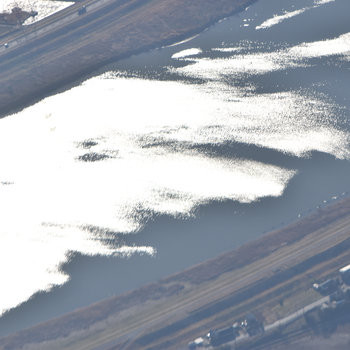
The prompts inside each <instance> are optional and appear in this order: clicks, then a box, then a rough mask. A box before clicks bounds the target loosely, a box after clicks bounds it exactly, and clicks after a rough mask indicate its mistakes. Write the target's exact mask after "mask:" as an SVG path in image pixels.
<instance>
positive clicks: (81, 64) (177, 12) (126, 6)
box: [0, 0, 255, 116]
mask: <svg viewBox="0 0 350 350" xmlns="http://www.w3.org/2000/svg"><path fill="white" fill-rule="evenodd" d="M254 1H255V0H215V1H213V0H198V1H193V0H176V1H174V0H110V1H109V2H107V3H106V4H105V5H103V6H102V8H100V9H98V10H96V9H95V10H91V11H90V10H89V6H88V5H89V4H91V3H93V2H96V0H84V1H81V2H78V3H77V4H75V5H72V6H70V7H69V8H67V9H65V10H63V11H61V12H59V13H57V14H55V15H53V16H50V17H48V18H47V19H44V20H42V21H40V22H38V23H36V24H33V25H31V26H26V27H25V28H24V27H23V28H22V29H21V30H17V31H15V32H13V33H12V34H9V35H7V36H5V37H4V36H2V37H1V36H0V116H1V115H2V116H4V115H5V114H6V113H7V112H9V111H11V110H16V109H18V108H20V107H23V106H24V105H26V104H29V103H32V102H33V101H35V100H37V99H39V98H41V97H43V96H45V95H48V94H49V93H52V92H53V91H54V90H55V89H57V88H60V87H62V86H63V85H64V84H66V83H71V82H73V81H75V80H76V79H78V78H80V77H82V76H83V75H85V74H88V73H90V72H92V71H94V70H95V69H97V68H99V67H101V66H103V65H105V64H106V63H108V62H111V61H113V60H116V59H120V58H123V57H127V56H129V55H131V54H134V53H138V52H141V51H145V50H148V49H151V48H155V47H159V46H161V45H164V44H166V43H173V42H175V41H177V40H180V39H183V38H185V37H188V36H190V35H192V34H194V33H198V32H200V31H201V30H203V29H204V28H206V27H207V26H209V25H211V24H213V23H215V22H216V21H217V20H219V19H220V18H223V17H226V16H229V15H231V14H233V13H235V12H238V11H240V10H242V9H244V8H245V7H246V6H248V5H249V4H250V3H252V2H254ZM84 5H86V6H87V11H86V13H83V14H81V15H78V10H79V9H81V8H82V6H84ZM71 15H73V16H74V15H75V17H74V18H72V19H70V20H68V21H67V22H65V23H62V20H64V19H65V18H67V17H68V16H71ZM57 23H59V25H57ZM61 23H62V24H61ZM53 25H55V26H53ZM39 29H40V31H39ZM33 33H35V35H34V34H33ZM30 34H32V35H31V37H29V35H30ZM23 38H25V40H24V39H23ZM18 39H20V40H24V41H23V42H21V43H19V42H18ZM4 44H6V45H8V47H7V48H6V49H3V45H4ZM1 49H2V50H1Z"/></svg>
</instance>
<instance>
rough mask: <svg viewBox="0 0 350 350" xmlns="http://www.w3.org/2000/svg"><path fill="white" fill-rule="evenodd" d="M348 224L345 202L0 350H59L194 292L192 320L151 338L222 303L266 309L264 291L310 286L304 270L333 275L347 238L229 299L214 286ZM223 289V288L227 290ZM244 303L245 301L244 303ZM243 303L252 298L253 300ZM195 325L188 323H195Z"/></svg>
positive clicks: (41, 327) (3, 343)
mask: <svg viewBox="0 0 350 350" xmlns="http://www.w3.org/2000/svg"><path fill="white" fill-rule="evenodd" d="M349 220H350V198H346V199H343V200H341V201H339V202H336V203H334V204H332V205H330V206H327V207H325V208H322V209H319V210H318V211H317V212H316V213H313V214H311V215H310V216H308V217H305V218H303V219H301V220H299V221H297V222H295V223H292V224H289V225H287V226H286V227H284V228H282V229H279V230H276V231H272V232H269V233H267V234H264V235H263V236H261V237H260V238H258V239H255V240H253V241H250V242H248V243H246V244H243V245H242V246H240V247H238V248H237V249H234V250H232V251H229V252H226V253H224V254H221V255H219V256H218V257H216V258H214V259H210V260H207V261H204V262H203V263H200V264H197V265H195V266H192V267H190V268H188V269H185V270H184V271H182V272H178V273H175V274H172V275H170V276H168V277H166V278H162V279H160V280H159V281H157V282H153V283H150V284H147V285H145V286H143V287H141V288H138V289H135V290H133V291H130V292H127V293H124V294H122V295H117V296H114V297H111V298H109V299H106V300H102V301H100V302H97V303H94V304H92V305H90V306H88V307H84V308H81V309H78V310H76V311H73V312H71V313H68V314H66V315H63V316H61V317H58V318H55V319H52V320H49V321H47V322H43V323H41V324H38V325H36V326H34V327H31V328H29V329H25V330H22V331H19V332H17V333H14V334H12V335H10V336H7V337H4V338H2V339H0V349H17V348H20V347H21V346H23V345H24V344H26V345H29V344H32V346H34V348H35V346H37V345H40V346H41V343H42V344H47V346H48V347H47V348H50V349H51V345H55V346H56V345H57V344H56V342H58V346H61V343H60V342H61V341H63V340H62V339H68V340H69V339H70V340H72V339H77V338H78V339H80V340H79V341H81V336H82V338H83V339H85V337H87V336H88V335H89V332H91V331H92V332H95V331H98V329H99V327H100V326H101V323H102V324H105V323H106V322H107V325H109V322H112V321H110V320H114V321H113V322H117V323H118V322H123V319H125V317H126V319H129V318H130V317H132V316H131V315H133V316H134V318H135V317H136V315H137V314H138V313H139V311H140V310H141V314H142V312H147V313H148V314H147V315H149V313H152V312H153V310H155V309H157V307H158V306H159V305H158V304H160V306H161V307H164V304H165V305H166V307H168V303H171V302H174V300H177V301H176V302H177V303H178V302H179V300H180V301H182V300H185V301H186V298H188V296H189V295H191V293H192V294H193V293H194V296H195V297H196V298H195V299H193V300H192V301H191V302H190V303H188V302H187V304H186V303H185V305H187V306H186V313H185V314H189V315H192V316H190V317H189V319H188V316H187V317H184V315H185V314H184V313H183V312H182V313H180V315H178V314H176V313H175V315H173V316H174V321H173V323H171V324H170V325H169V326H166V327H164V325H163V323H161V326H159V325H158V327H160V328H155V330H153V332H151V334H153V335H154V337H155V338H156V339H158V337H160V335H162V337H163V338H164V337H165V339H166V337H167V336H168V335H169V336H170V337H172V336H173V335H172V334H173V333H174V332H175V334H177V333H176V332H178V331H179V329H180V331H181V329H182V328H183V331H185V330H186V329H187V327H188V325H187V322H189V321H190V322H191V324H192V323H193V322H194V319H193V317H194V318H195V319H196V322H197V323H199V325H196V327H197V328H195V329H194V331H197V332H198V329H200V328H198V327H204V326H203V325H202V326H200V325H201V324H203V322H204V321H205V322H206V323H205V324H207V323H208V322H209V321H207V319H208V318H209V319H211V318H212V315H213V313H214V314H215V313H217V312H218V313H219V314H220V312H222V311H220V310H221V309H222V308H223V307H224V309H223V310H226V306H225V305H226V304H222V303H223V302H224V301H225V300H227V302H229V303H231V301H232V300H234V301H235V302H234V304H237V303H239V310H240V312H244V313H245V312H247V311H248V310H244V309H242V306H241V304H242V302H243V305H245V304H246V303H247V302H248V303H249V305H252V306H253V307H256V305H255V304H257V300H264V303H266V302H267V303H268V304H269V303H271V300H270V299H269V298H268V301H266V300H265V299H264V294H266V292H265V289H271V290H272V291H271V292H269V293H272V294H271V295H272V296H273V297H274V298H275V299H276V300H277V299H279V298H281V295H282V297H284V296H285V294H286V295H287V296H288V295H289V294H290V292H291V291H290V290H289V288H287V287H286V286H288V285H290V286H291V287H293V288H298V283H296V282H295V279H296V278H299V279H300V281H302V283H303V286H304V287H305V285H309V284H310V281H308V280H306V277H305V275H306V276H309V275H310V271H314V272H312V273H311V274H312V275H314V276H318V275H320V276H326V275H327V274H328V273H334V271H336V268H338V267H339V266H340V267H341V265H342V264H345V263H346V262H347V261H348V259H349V247H350V245H349V244H350V241H349V240H350V238H349V237H348V235H347V234H344V233H342V238H341V239H339V240H336V239H335V240H334V242H333V240H330V243H327V244H329V245H328V246H327V247H324V249H323V248H322V249H321V250H317V249H318V248H317V249H316V250H315V251H313V252H311V250H312V249H313V248H312V247H307V249H308V250H309V251H310V252H309V253H308V254H309V256H305V257H304V256H303V259H304V260H302V261H300V260H299V258H295V257H293V256H291V259H292V261H294V260H295V262H293V263H292V265H288V264H287V265H285V264H283V265H282V266H281V268H277V269H276V270H273V271H271V270H269V269H268V271H270V272H267V275H266V276H265V275H264V273H263V274H260V272H259V271H257V272H256V273H257V276H256V278H255V279H253V280H252V281H251V282H249V283H248V284H246V285H242V286H240V287H237V291H236V292H235V294H231V293H232V292H231V291H230V290H228V293H229V294H223V295H220V293H223V291H222V289H220V288H219V287H218V285H220V283H223V286H225V285H226V284H227V280H228V279H230V278H231V279H233V281H234V282H232V283H236V281H235V279H236V275H237V274H238V276H239V274H242V273H243V276H246V273H247V269H249V266H253V267H254V266H256V267H257V268H258V269H259V268H260V265H261V263H260V261H262V262H263V261H275V256H284V253H283V251H285V250H286V251H288V250H289V249H291V250H292V251H293V250H295V249H296V248H295V246H300V247H304V248H305V247H306V245H305V242H309V243H310V244H312V242H314V241H315V237H319V236H320V233H322V232H324V231H326V233H322V235H323V236H322V235H321V237H324V238H326V240H327V241H329V238H330V237H331V236H332V235H333V232H334V230H335V229H337V227H345V228H348V227H349V226H350V221H349ZM344 225H345V226H344ZM342 229H343V228H342ZM297 251H299V250H297ZM334 252H337V255H334V254H333V253H334ZM338 260H339V261H338ZM293 264H295V265H293ZM339 264H340V265H339ZM261 266H263V265H261ZM286 266H288V267H286ZM241 271H242V272H241ZM315 271H318V272H315ZM332 271H333V272H332ZM272 273H273V274H272ZM271 274H272V275H271ZM300 274H301V275H300ZM299 275H300V276H299ZM230 276H232V277H230ZM247 276H248V275H247ZM314 278H315V277H314ZM318 278H319V277H318ZM220 281H221V282H220ZM272 282H273V283H272ZM271 283H272V284H271ZM310 287H311V284H310ZM225 288H226V289H227V287H225ZM209 289H212V290H214V291H215V289H218V291H216V292H215V293H214V294H213V295H211V296H210V297H209V299H206V300H205V301H206V302H205V303H203V302H202V303H201V302H199V301H198V300H197V293H202V292H203V291H204V290H205V291H207V290H209ZM276 290H277V291H278V290H279V291H280V292H279V293H281V294H276V293H277V292H276ZM226 293H227V291H226ZM216 294H218V295H216ZM206 298H208V297H206ZM246 298H248V300H247V301H246ZM249 298H253V301H251V299H249ZM265 298H266V297H265ZM224 303H226V301H225V302H224ZM221 304H222V305H221ZM254 305H255V306H254ZM144 308H146V309H147V308H148V310H146V311H144V310H143V309H144ZM191 310H192V311H191ZM214 310H215V311H214ZM179 317H180V318H179ZM181 317H182V318H181ZM183 317H184V318H183ZM226 317H227V316H226ZM229 317H232V316H229ZM167 318H168V317H167ZM197 319H198V320H197ZM113 322H112V323H113ZM167 322H168V321H167ZM196 322H194V323H195V324H196ZM210 322H217V321H216V320H215V318H214V321H213V320H212V321H210ZM221 322H223V321H221ZM225 322H227V321H225ZM214 324H215V323H214ZM162 327H163V328H162ZM169 327H170V328H169ZM179 327H180V328H179ZM205 327H207V326H205ZM157 329H158V330H157ZM205 329H206V328H205ZM194 331H192V332H194ZM159 332H161V333H159ZM164 332H165V335H164ZM153 335H152V337H153ZM193 335H195V333H191V332H189V335H187V330H186V336H193ZM62 337H63V338H62ZM70 337H71V338H72V339H71V338H70ZM124 337H125V336H124ZM152 337H151V336H150V335H147V336H146V337H145V336H144V333H143V332H141V338H140V342H141V343H140V344H143V343H144V342H145V344H146V345H147V344H148V343H149V342H152V341H153V338H152ZM177 337H178V335H177ZM118 339H119V340H120V341H121V340H122V339H124V338H123V337H119V338H118ZM33 344H34V345H33ZM45 346H46V345H43V349H46V347H45ZM147 346H148V345H147ZM68 348H69V347H68ZM30 349H31V348H30ZM40 349H41V348H40ZM53 349H54V348H53Z"/></svg>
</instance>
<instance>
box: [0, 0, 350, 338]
mask: <svg viewBox="0 0 350 350" xmlns="http://www.w3.org/2000/svg"><path fill="white" fill-rule="evenodd" d="M297 10H303V12H300V14H298V15H295V16H294V17H290V18H286V19H285V20H283V21H281V22H279V23H277V24H275V25H272V26H267V27H266V28H265V29H264V28H262V29H260V30H257V29H256V27H257V26H260V25H261V24H262V23H263V22H265V21H266V20H267V19H271V18H272V17H273V16H274V14H278V15H283V14H285V13H286V12H289V13H291V12H293V11H297ZM349 11H350V3H349V2H348V1H346V0H336V1H334V2H329V3H324V4H322V3H321V2H315V1H310V0H309V1H306V0H304V1H301V0H299V1H283V2H281V1H277V0H272V1H263V0H260V1H258V2H257V3H256V4H255V5H253V6H251V7H249V8H248V9H247V10H246V11H245V12H242V13H240V14H237V15H235V16H233V17H231V18H228V19H225V20H224V21H222V22H220V23H218V24H216V25H214V26H212V27H210V28H209V29H208V30H206V31H205V32H203V33H201V34H200V35H199V36H198V37H196V38H194V39H192V40H190V41H189V42H186V43H183V44H179V45H177V46H173V47H167V48H162V49H159V50H154V51H152V52H148V53H144V54H141V55H137V56H133V57H131V58H129V59H127V60H124V61H121V62H117V63H115V64H114V65H112V66H110V67H108V70H111V71H117V72H123V76H127V77H133V76H137V78H141V79H151V80H157V81H158V80H161V81H165V82H166V81H175V82H181V83H183V84H187V85H193V86H199V87H200V86H204V85H205V84H206V82H207V81H208V77H207V75H206V74H209V76H210V74H216V78H213V81H214V83H218V82H220V84H222V83H224V84H225V87H226V88H227V87H228V88H232V89H238V91H239V93H240V94H243V95H249V96H250V95H251V94H253V95H254V96H256V97H263V99H261V100H260V99H258V100H254V99H253V100H252V102H251V103H252V104H254V103H256V104H259V103H262V102H263V103H267V104H271V103H273V101H274V98H270V97H271V95H272V94H281V93H292V95H291V96H292V97H293V96H294V93H296V95H297V96H302V97H304V96H306V97H305V101H306V102H305V103H306V105H307V106H306V107H305V116H306V120H305V125H307V124H308V123H309V122H310V120H311V122H312V123H311V124H310V125H311V127H310V128H311V129H312V126H313V125H314V126H315V128H318V129H319V130H320V132H319V134H317V135H316V136H315V135H312V134H305V135H306V136H305V137H309V138H310V142H311V141H312V140H311V139H312V138H313V137H315V140H316V141H313V142H312V143H310V144H308V143H307V144H306V146H305V147H304V149H303V152H301V153H300V152H299V151H298V150H297V149H298V147H297V146H298V145H296V144H292V145H291V146H290V145H281V146H278V147H277V146H276V147H275V145H274V142H273V141H271V140H267V141H266V139H262V140H260V139H258V140H257V139H254V138H253V135H252V141H251V142H250V141H247V139H246V138H244V137H243V138H240V137H241V136H240V134H239V135H238V134H237V135H238V136H237V137H233V138H232V139H230V138H226V139H225V140H223V141H222V142H219V143H216V142H210V141H208V142H204V141H201V142H197V143H191V144H188V142H187V143H186V142H184V143H183V144H181V147H182V148H181V149H185V150H186V149H187V150H188V149H195V150H196V152H199V153H201V154H205V155H207V156H209V157H213V158H220V159H233V158H235V159H244V160H251V161H257V162H259V163H263V164H269V165H273V166H276V167H278V168H283V169H286V170H293V171H295V172H296V174H295V175H294V176H293V177H291V180H290V181H289V182H288V184H286V187H285V189H284V192H283V194H282V195H280V196H277V197H276V196H272V195H271V196H266V197H264V196H263V197H259V199H258V200H256V201H253V202H250V201H247V202H246V203H242V202H241V201H238V200H230V199H223V200H221V201H217V200H216V201H215V200H214V201H209V202H208V203H206V204H203V205H201V206H199V207H196V208H195V216H193V217H187V218H186V219H179V218H174V217H173V216H170V215H165V214H158V215H154V216H151V218H150V219H149V220H148V222H147V224H146V225H145V227H144V228H143V229H142V230H140V231H139V232H138V233H137V234H130V235H125V236H123V237H122V238H121V237H120V236H119V235H118V237H116V238H115V241H116V244H120V242H121V241H122V242H123V243H125V245H127V246H133V245H135V246H152V247H154V248H155V249H156V250H157V254H156V255H155V256H149V255H137V254H136V255H132V256H131V257H130V258H125V257H105V256H86V255H83V254H81V253H75V254H74V255H73V256H72V258H71V260H70V261H69V262H67V263H66V264H65V265H64V266H62V270H63V271H65V272H66V273H68V274H69V276H70V280H69V281H68V282H67V283H66V284H64V285H63V286H61V287H56V288H54V289H53V290H52V291H51V292H49V293H39V294H36V295H34V296H33V297H32V298H31V299H30V300H29V301H27V302H25V303H24V304H22V305H21V306H19V307H17V308H16V309H13V310H11V311H10V312H8V313H7V314H5V315H4V316H3V317H2V318H1V319H0V335H5V334H8V333H11V332H14V331H16V330H18V329H22V328H24V327H28V326H30V325H33V324H35V323H37V322H40V321H43V320H47V319H49V318H52V317H55V316H57V315H61V314H63V313H65V312H68V311H71V310H74V309H76V308H78V307H81V306H85V305H88V304H90V303H92V302H95V301H97V300H100V299H103V298H106V297H108V296H111V295H115V294H120V293H123V292H126V291H128V290H131V289H133V288H136V287H139V286H141V285H143V284H145V283H149V282H152V281H155V280H157V279H159V278H161V277H163V276H166V275H168V274H171V273H174V272H177V271H180V270H182V269H184V268H186V267H189V266H191V265H193V264H196V263H198V262H201V261H204V260H206V259H208V258H212V257H215V256H217V255H218V254H220V253H222V252H225V251H228V250H231V249H233V248H235V247H237V246H239V245H241V244H242V243H244V242H247V241H249V240H252V239H254V238H256V237H259V236H260V235H262V234H263V233H265V232H267V231H270V230H272V229H274V228H278V227H281V226H283V225H285V224H287V223H289V222H292V221H295V220H297V219H298V217H301V216H305V215H308V214H309V213H311V212H313V211H315V210H316V209H317V207H318V206H325V205H327V204H328V203H330V202H332V201H334V200H337V199H339V198H343V197H345V196H347V191H349V189H350V186H349V178H350V163H349V160H348V152H349V143H348V139H347V137H348V133H349V131H350V130H349V126H350V124H349V117H350V114H349V108H350V100H349V94H348V91H349V69H350V59H349V57H350V56H349V55H350V53H349V51H350V40H349V36H347V37H346V38H345V44H344V43H339V42H337V43H336V44H335V47H337V48H339V47H341V45H345V47H346V45H347V49H346V48H345V49H343V50H342V52H341V53H339V54H337V55H334V54H327V55H326V54H324V53H322V50H323V51H324V49H322V48H320V45H318V44H317V45H314V49H313V51H312V52H313V53H312V54H310V53H308V54H301V55H299V56H298V55H297V56H293V54H294V53H295V52H296V50H294V51H291V48H293V47H300V45H303V44H302V43H305V42H308V43H315V42H319V41H324V40H327V39H331V40H332V39H334V38H338V37H339V36H341V35H344V34H347V33H349V32H350V22H349V18H348V13H350V12H349ZM245 24H249V26H244V25H245ZM329 45H331V43H330V44H329ZM191 48H199V49H201V52H198V53H197V54H195V55H194V56H192V57H195V58H196V59H199V60H201V59H202V61H198V62H197V63H198V66H199V70H191V69H192V68H191V65H192V64H193V62H191V61H188V60H182V59H180V60H176V59H172V58H171V56H172V55H173V54H176V53H178V52H180V51H182V50H186V49H191ZM214 48H218V49H228V48H234V49H237V48H238V49H237V50H238V51H237V52H238V53H237V56H235V53H234V52H235V51H231V52H229V51H227V50H226V51H225V50H223V51H217V50H213V49H214ZM299 51H300V50H299ZM320 52H321V53H320ZM269 54H270V56H266V55H269ZM250 56H252V59H253V61H252V62H253V68H252V69H253V70H254V69H255V68H256V67H255V65H258V62H263V63H262V66H263V68H262V70H261V71H260V72H259V73H256V72H250V71H249V69H251V68H249V69H248V68H247V59H248V60H250V58H249V57H250ZM266 57H267V61H266ZM224 58H226V59H227V60H228V61H230V62H231V61H232V60H236V61H237V62H236V63H237V64H235V65H233V66H232V65H231V66H230V67H229V69H228V68H227V67H226V68H225V64H226V63H227V62H226V61H224V62H221V61H220V59H224ZM256 58H258V61H256ZM203 60H204V61H203ZM215 60H219V61H218V62H216V64H215V65H214V68H210V69H209V70H208V69H203V68H202V66H203V64H205V61H209V62H212V61H215ZM271 60H272V61H273V62H274V63H275V64H277V63H278V64H280V66H281V67H282V68H281V67H280V68H276V67H272V68H271V69H268V70H265V69H264V64H265V65H266V62H270V61H271ZM203 62H204V63H203ZM276 62H277V63H276ZM290 62H293V63H294V66H293V67H292V66H291V65H290ZM169 67H170V68H169ZM181 67H185V68H186V67H189V68H188V70H187V71H185V72H186V74H182V73H183V72H184V71H182V70H181ZM193 67H194V68H195V67H196V66H195V64H194V65H193ZM237 67H238V68H237ZM239 67H242V69H241V70H240V68H239ZM247 69H248V70H247ZM198 72H200V73H198ZM203 72H204V73H203ZM207 72H209V73H207ZM98 73H99V72H97V74H98ZM187 73H188V74H187ZM213 81H211V83H213ZM214 85H215V84H214ZM215 86H216V85H215ZM252 86H253V87H254V89H253V92H251V90H249V88H250V87H252ZM209 90H210V91H209V93H210V94H214V95H215V94H216V93H218V91H219V90H216V88H215V87H214V88H213V85H210V86H209ZM266 95H269V96H270V97H269V98H270V99H267V102H266V101H265V96H266ZM273 96H274V95H273ZM276 96H277V95H276ZM310 96H311V97H315V99H316V101H320V102H322V101H325V102H326V103H327V106H325V107H322V108H321V111H320V108H318V107H317V106H315V107H312V103H311V107H310V105H308V103H309V102H308V101H309V100H310V98H311V97H310ZM235 98H236V97H235ZM137 100H138V96H135V101H137ZM296 101H297V102H296V103H297V104H298V103H303V101H304V99H303V98H301V99H300V100H298V99H297V100H296ZM243 106H245V108H247V106H249V103H248V104H244V103H243ZM277 107H278V106H277ZM296 107H297V106H296V105H292V108H296ZM169 108H173V107H172V106H169ZM257 108H259V106H258V107H257ZM280 108H281V111H282V110H283V106H282V105H281V107H280ZM313 108H314V110H313ZM303 111H304V110H303V108H301V111H299V112H298V113H299V114H298V115H297V119H298V121H297V122H295V123H294V122H293V123H291V124H290V125H289V124H288V125H287V118H289V115H286V121H285V123H284V120H283V119H282V120H279V119H278V118H277V117H278V116H276V118H277V119H276V120H277V121H276V120H275V121H274V123H275V124H276V125H275V129H276V130H277V131H276V132H280V133H281V135H282V134H283V135H284V136H283V137H286V133H288V132H290V133H291V134H293V135H294V134H295V135H297V129H298V128H300V125H303V122H301V123H299V119H300V118H302V117H303V116H304V115H303ZM271 113H272V112H271ZM273 113H276V110H275V109H274V110H273ZM281 113H282V112H281ZM277 114H278V113H277ZM332 118H333V119H332ZM288 120H289V119H288ZM298 123H299V124H298ZM281 124H283V125H281ZM285 124H286V125H287V127H286V125H285ZM279 127H280V128H279ZM252 130H254V129H252ZM329 130H331V131H332V132H333V131H334V130H336V131H340V132H341V133H342V134H341V135H340V136H339V135H338V134H337V133H334V135H335V136H334V138H336V137H338V136H339V140H338V141H337V142H336V143H335V145H332V143H331V141H332V137H329V134H328V133H327V132H328V131H329ZM258 131H259V132H261V133H263V132H265V129H263V128H260V129H258ZM323 131H325V132H323ZM326 131H327V132H326ZM252 132H253V131H252ZM273 133H274V130H272V131H271V132H270V134H271V135H272V134H273ZM287 136H288V135H287ZM245 137H246V136H245ZM327 137H328V139H327ZM248 139H249V134H248ZM293 140H294V142H295V143H297V142H300V143H302V141H303V138H302V137H301V138H298V137H295V138H294V139H293ZM162 142H164V145H165V146H166V144H165V143H166V142H165V141H164V140H162ZM323 142H325V143H324V145H323V146H322V147H321V145H322V144H323ZM180 143H181V142H180ZM164 145H163V146H164ZM171 147H175V148H176V145H175V146H174V144H172V145H171ZM112 240H113V239H112ZM112 243H113V242H112Z"/></svg>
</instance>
